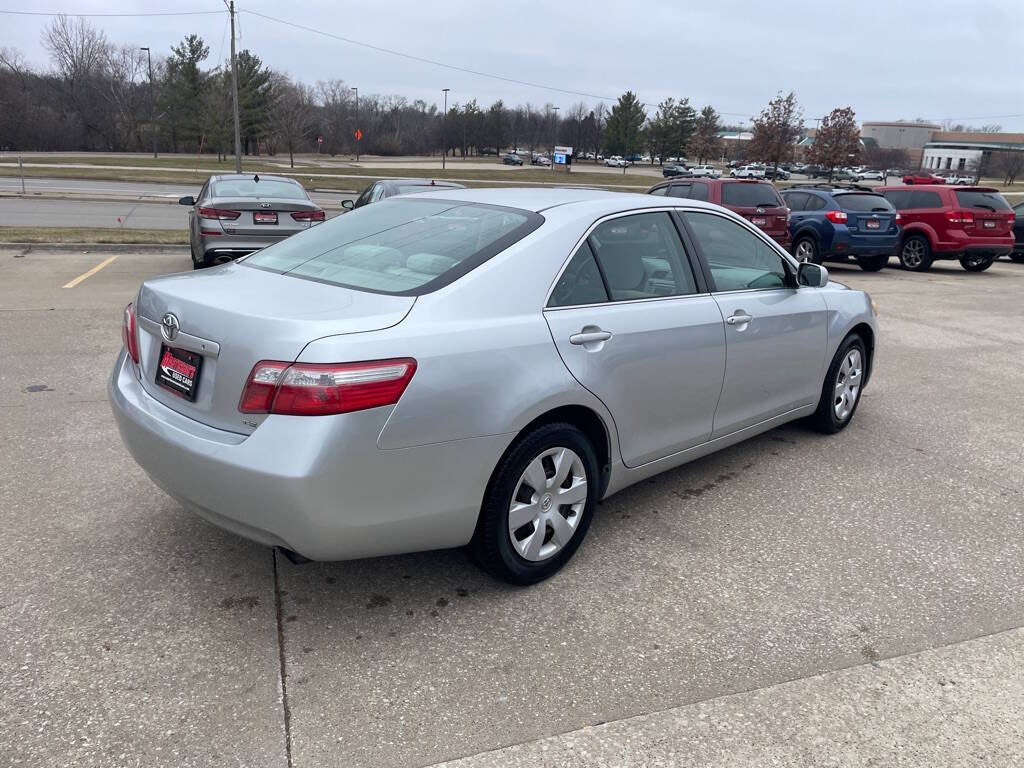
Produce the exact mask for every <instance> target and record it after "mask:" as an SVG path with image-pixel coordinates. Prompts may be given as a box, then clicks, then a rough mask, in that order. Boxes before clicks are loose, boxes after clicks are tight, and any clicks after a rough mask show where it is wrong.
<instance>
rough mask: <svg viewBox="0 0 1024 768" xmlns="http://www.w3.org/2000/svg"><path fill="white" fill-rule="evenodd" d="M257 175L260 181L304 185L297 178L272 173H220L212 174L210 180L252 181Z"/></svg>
mask: <svg viewBox="0 0 1024 768" xmlns="http://www.w3.org/2000/svg"><path fill="white" fill-rule="evenodd" d="M256 176H259V177H260V181H289V182H291V183H292V184H298V185H299V186H300V187H301V186H302V184H300V183H299V182H298V181H296V180H295V179H290V178H288V177H287V176H274V175H273V174H270V173H219V174H217V175H216V176H211V177H210V181H237V180H238V179H247V180H249V181H252V180H253V178H255V177H256Z"/></svg>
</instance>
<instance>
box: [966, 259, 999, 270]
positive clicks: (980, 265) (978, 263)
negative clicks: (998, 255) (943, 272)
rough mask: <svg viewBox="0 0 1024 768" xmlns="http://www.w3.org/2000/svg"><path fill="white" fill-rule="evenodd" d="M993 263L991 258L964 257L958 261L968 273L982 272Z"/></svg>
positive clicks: (993, 260)
mask: <svg viewBox="0 0 1024 768" xmlns="http://www.w3.org/2000/svg"><path fill="white" fill-rule="evenodd" d="M993 262H995V257H993V256H964V257H963V258H962V259H960V266H961V267H963V268H964V269H966V270H967V271H968V272H984V271H985V270H986V269H988V268H989V267H991V266H992V264H993Z"/></svg>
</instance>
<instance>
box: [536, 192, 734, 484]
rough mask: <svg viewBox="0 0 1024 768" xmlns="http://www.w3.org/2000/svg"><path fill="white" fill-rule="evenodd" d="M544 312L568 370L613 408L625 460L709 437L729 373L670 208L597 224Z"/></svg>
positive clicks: (719, 329) (720, 335)
mask: <svg viewBox="0 0 1024 768" xmlns="http://www.w3.org/2000/svg"><path fill="white" fill-rule="evenodd" d="M544 317H545V319H546V320H547V323H548V327H549V328H550V330H551V336H552V338H553V339H554V342H555V346H556V347H557V348H558V352H559V354H560V355H561V357H562V360H563V361H564V362H565V365H566V367H568V369H569V371H570V372H571V373H572V375H573V376H574V377H575V378H576V380H577V381H579V382H580V383H581V384H582V385H583V386H584V387H586V388H587V389H589V390H590V391H591V392H593V393H594V394H595V395H596V396H597V397H598V398H600V399H601V401H602V402H603V403H604V404H605V406H607V408H608V410H609V412H610V413H611V414H612V417H613V418H614V420H615V426H616V431H617V432H618V435H619V449H620V452H621V454H622V460H623V462H624V463H625V464H626V466H629V467H635V466H638V465H640V464H644V463H646V462H649V461H653V460H655V459H659V458H662V457H664V456H667V455H669V454H672V453H675V452H677V451H681V450H684V449H686V448H689V447H692V446H694V445H699V444H700V443H703V442H705V441H706V440H707V439H708V438H709V437H710V435H711V430H712V425H713V418H714V412H715V404H716V403H717V402H718V396H719V393H720V392H721V389H722V378H723V375H724V372H725V335H724V326H723V323H722V315H721V312H720V311H719V309H718V305H717V304H716V303H715V300H714V299H713V298H712V297H711V296H710V294H708V293H707V292H706V290H705V286H704V284H703V279H702V278H701V280H699V281H698V279H697V275H696V273H695V271H694V268H693V265H692V264H691V261H690V258H689V257H688V256H687V253H686V251H685V249H684V248H683V244H682V241H681V239H680V237H679V234H678V232H677V230H676V226H675V224H674V222H673V219H672V217H671V215H670V214H669V213H668V212H667V211H657V212H644V213H630V214H625V215H619V216H615V217H612V218H609V219H605V220H604V221H602V222H600V223H598V224H597V225H596V226H595V227H594V228H593V230H592V231H591V233H590V235H589V237H588V238H587V239H586V240H585V241H584V242H583V243H582V244H581V245H580V247H579V248H578V250H577V251H576V253H575V254H574V255H573V257H572V258H571V259H570V261H569V263H568V264H567V266H566V267H565V269H564V270H563V272H562V274H561V275H560V276H559V278H558V280H557V281H556V282H555V286H554V288H553V289H552V291H551V296H550V298H549V301H548V305H547V308H546V309H545V311H544Z"/></svg>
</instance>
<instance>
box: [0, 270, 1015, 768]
mask: <svg viewBox="0 0 1024 768" xmlns="http://www.w3.org/2000/svg"><path fill="white" fill-rule="evenodd" d="M112 256H116V259H114V260H112V261H107V260H108V259H110V257H112ZM103 262H107V263H106V266H104V267H103V268H102V269H101V270H99V271H97V272H95V273H94V274H92V275H91V276H89V277H88V278H86V279H84V280H81V281H80V282H78V283H77V284H75V285H74V287H70V288H68V287H62V286H66V285H68V284H70V283H72V282H73V281H74V280H75V279H76V278H78V277H80V276H81V275H83V274H85V273H86V272H88V271H89V270H91V269H93V268H94V267H96V266H97V265H99V264H101V263H103ZM892 264H893V265H895V260H893V261H892ZM187 266H188V255H187V253H184V254H183V252H182V251H181V250H178V251H174V252H165V253H160V252H149V253H139V252H129V251H119V252H111V253H106V252H87V253H83V252H57V251H54V252H47V251H37V250H34V251H29V252H28V253H23V252H21V251H15V250H7V251H4V250H0V444H2V446H3V448H2V449H0V455H2V456H3V460H2V477H3V482H2V483H0V524H2V525H3V529H4V531H5V534H6V536H5V538H6V548H5V549H6V551H5V556H4V557H3V558H2V559H0V579H2V583H3V585H4V589H3V592H2V595H0V628H2V630H3V635H4V638H5V641H6V642H5V643H4V646H3V648H2V650H0V690H2V691H3V701H4V704H3V707H2V708H0V754H2V755H3V757H4V759H5V761H7V762H6V764H9V765H19V766H20V765H32V766H35V765H40V766H43V765H45V766H58V765H75V766H109V765H118V766H136V765H137V766H164V765H166V766H193V765H197V766H198V765H224V766H286V765H288V766H292V765H293V766H428V765H435V764H437V763H443V762H444V761H448V760H456V759H459V758H464V759H463V760H461V761H460V762H459V763H458V764H459V765H460V766H466V767H467V768H468V767H469V766H483V765H524V766H526V765H530V766H541V765H551V766H560V765H566V764H569V763H572V764H584V765H595V766H597V765H601V766H603V765H608V766H612V765H652V764H653V765H659V764H663V765H702V766H703V765H715V766H719V765H720V766H740V765H757V766H761V765H764V766H768V765H787V766H788V765H837V766H838V765H844V766H845V765H851V766H852V765H858V766H859V765H871V764H876V765H915V766H917V765H961V764H965V763H966V762H968V761H972V762H973V761H978V762H982V761H984V762H986V764H990V765H999V766H1002V765H1007V766H1008V765H1014V764H1018V765H1019V764H1021V761H1024V740H1022V738H1021V722H1022V718H1024V630H1022V629H1021V627H1024V597H1022V595H1024V567H1022V563H1024V537H1022V535H1021V530H1022V524H1024V470H1022V466H1024V441H1022V438H1021V436H1022V434H1024V409H1022V408H1021V403H1022V396H1021V392H1022V391H1024V366H1022V365H1021V359H1022V357H1024V303H1022V301H1021V296H1022V295H1024V265H1018V264H1012V263H1008V262H1006V261H1005V260H1002V261H999V262H997V263H996V264H995V265H994V266H993V267H992V268H991V269H989V270H988V271H987V272H984V273H980V274H970V273H967V272H964V271H963V270H962V269H961V268H960V266H959V264H958V263H957V262H939V263H937V265H936V267H935V268H934V269H933V270H932V271H931V272H929V273H927V274H910V273H906V272H903V271H901V270H899V269H896V268H889V269H886V270H883V271H882V272H880V273H876V274H869V273H864V272H861V271H860V270H859V269H857V268H855V267H849V268H847V267H844V266H840V265H831V264H830V265H828V266H829V269H830V271H831V272H832V275H833V277H834V278H835V279H838V280H840V281H844V282H848V283H849V284H850V285H852V286H855V287H863V288H866V289H868V290H869V291H870V292H871V293H872V296H873V297H874V299H875V300H876V301H877V303H878V305H879V308H880V318H879V321H880V327H881V336H880V340H879V344H880V346H879V351H878V355H877V360H876V368H875V373H874V376H873V378H872V381H871V384H870V386H869V387H868V388H867V389H866V390H865V393H864V397H863V401H862V403H861V405H860V409H859V411H858V413H857V416H856V418H855V420H854V422H853V424H852V425H851V426H850V428H849V429H847V430H846V431H844V432H842V433H841V434H839V435H836V436H829V437H826V436H822V435H817V434H815V433H812V432H810V431H807V430H805V429H804V428H802V427H801V426H800V425H796V424H794V425H789V426H786V427H783V428H780V429H776V430H774V431H772V432H770V433H767V434H765V435H762V436H760V437H758V438H756V439H753V440H751V441H749V442H747V443H745V444H742V445H739V446H736V447H733V448H730V449H728V450H725V451H723V452H721V453H718V454H716V455H713V456H710V457H708V458H705V459H702V460H700V461H697V462H695V463H693V464H690V465H688V466H685V467H682V468H680V469H677V470H674V471H671V472H669V473H667V474H664V475H662V476H659V477H657V478H654V479H652V480H650V481H647V482H646V483H643V484H641V485H639V486H635V487H632V488H630V489H628V490H626V491H624V492H622V493H620V494H619V495H617V496H614V497H612V498H611V499H608V500H606V501H605V502H604V503H603V504H602V505H601V506H600V507H599V508H598V512H597V515H596V517H595V520H594V523H593V525H592V527H591V529H590V532H589V534H588V537H587V541H586V542H585V544H584V546H583V547H582V549H581V550H580V552H579V553H578V554H577V555H576V557H575V558H574V560H573V561H572V563H571V564H570V565H569V566H568V567H567V568H566V570H565V571H563V572H562V573H561V574H559V575H557V576H556V577H555V578H553V579H551V580H550V581H548V582H545V583H543V584H541V585H538V586H536V587H533V588H529V589H516V588H512V587H508V586H505V585H502V584H498V583H496V582H494V581H492V580H490V579H489V578H488V577H486V576H484V575H483V574H481V573H480V572H479V571H478V570H477V569H476V568H475V567H474V566H473V565H471V564H470V563H469V562H468V561H467V560H466V559H465V558H464V556H463V555H462V554H461V553H460V552H456V551H445V552H435V553H426V554H419V555H409V556H400V557H391V558H382V559H375V560H366V561H358V562H347V563H311V564H307V565H302V566H296V565H293V564H292V563H290V562H289V561H288V560H286V559H283V558H281V557H278V556H275V555H274V554H273V553H272V552H271V551H270V550H268V549H266V548H263V547H261V546H258V545H256V544H252V543H249V542H246V541H243V540H240V539H237V538H235V537H234V536H232V535H230V534H227V533H224V532H221V531H219V530H218V529H216V528H213V527H211V526H209V525H208V524H206V523H205V522H202V521H201V520H199V519H197V518H195V517H193V516H192V515H190V514H188V513H186V512H184V511H182V510H181V509H179V508H178V506H177V505H176V504H175V503H174V502H172V501H171V500H170V499H168V498H167V497H166V496H164V495H163V494H162V493H161V492H160V491H158V490H157V489H156V487H155V486H154V485H153V484H152V483H151V482H150V481H149V479H148V478H147V477H146V476H145V474H144V473H143V472H142V470H141V469H139V468H138V467H137V466H136V465H135V463H134V462H133V461H132V460H131V459H130V458H129V456H128V455H127V453H126V451H125V450H124V449H123V447H122V445H121V442H120V440H119V438H118V435H117V431H116V428H115V426H114V422H113V419H112V417H111V414H110V408H109V405H108V403H107V397H106V381H107V377H108V375H109V372H110V368H111V367H112V364H113V361H114V358H115V355H116V353H117V350H118V348H119V346H120V343H121V342H120V323H121V313H122V310H123V307H124V305H125V304H126V303H127V302H128V301H129V300H130V299H131V298H132V296H133V294H134V292H135V291H136V289H137V287H138V285H139V283H140V282H141V281H142V280H143V279H145V278H146V277H147V276H150V275H155V274H162V273H166V272H172V271H179V270H183V269H185V268H186V267H187ZM495 750H497V751H495ZM651 756H654V757H651ZM648 757H650V759H648ZM871 760H875V762H871Z"/></svg>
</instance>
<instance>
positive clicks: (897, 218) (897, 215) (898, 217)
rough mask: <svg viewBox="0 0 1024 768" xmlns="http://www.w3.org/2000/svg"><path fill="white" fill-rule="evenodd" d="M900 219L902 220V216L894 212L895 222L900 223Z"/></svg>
mask: <svg viewBox="0 0 1024 768" xmlns="http://www.w3.org/2000/svg"><path fill="white" fill-rule="evenodd" d="M901 221H903V217H902V216H900V215H899V214H898V213H897V214H896V223H897V224H899V223H900V222H901Z"/></svg>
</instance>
